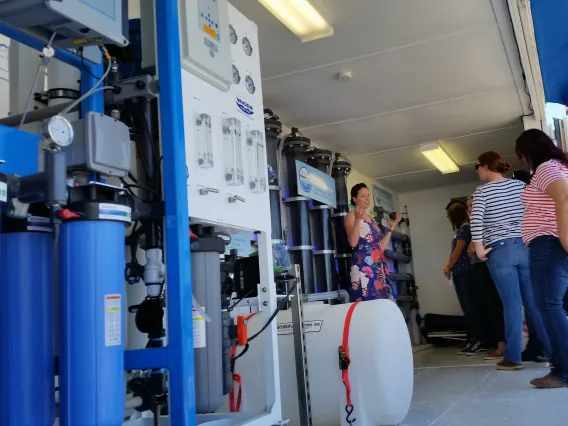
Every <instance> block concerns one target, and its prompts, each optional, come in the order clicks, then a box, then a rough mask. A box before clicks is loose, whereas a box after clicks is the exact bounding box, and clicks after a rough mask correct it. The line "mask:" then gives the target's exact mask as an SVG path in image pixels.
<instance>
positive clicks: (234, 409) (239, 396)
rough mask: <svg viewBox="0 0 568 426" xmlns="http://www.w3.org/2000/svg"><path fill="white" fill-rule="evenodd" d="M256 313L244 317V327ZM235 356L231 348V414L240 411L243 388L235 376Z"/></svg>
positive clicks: (234, 349)
mask: <svg viewBox="0 0 568 426" xmlns="http://www.w3.org/2000/svg"><path fill="white" fill-rule="evenodd" d="M256 314H258V312H254V313H252V314H250V315H248V316H246V317H245V321H244V323H245V325H246V322H247V321H248V320H250V319H251V318H252V317H254V316H255V315H256ZM236 354H237V347H236V346H233V347H232V348H231V374H232V375H233V383H232V385H231V390H230V391H229V410H231V413H238V412H239V411H241V403H242V400H243V395H242V388H243V384H242V383H243V381H242V378H241V375H240V374H235V355H236ZM237 385H238V386H239V390H238V392H237V401H236V404H235V388H236V387H237Z"/></svg>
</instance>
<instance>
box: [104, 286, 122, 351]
mask: <svg viewBox="0 0 568 426" xmlns="http://www.w3.org/2000/svg"><path fill="white" fill-rule="evenodd" d="M121 323H122V312H121V297H120V294H107V295H105V346H120V344H121V343H122V336H121V328H122V327H121V325H122V324H121Z"/></svg>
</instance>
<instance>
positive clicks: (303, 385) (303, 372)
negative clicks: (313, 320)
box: [290, 265, 312, 426]
mask: <svg viewBox="0 0 568 426" xmlns="http://www.w3.org/2000/svg"><path fill="white" fill-rule="evenodd" d="M294 275H295V277H296V280H297V284H296V288H295V290H294V293H293V295H292V296H293V297H291V299H290V302H291V308H292V330H293V332H294V354H295V357H296V377H297V383H298V407H299V410H300V426H311V425H312V406H311V402H310V382H309V380H308V358H307V352H306V335H305V333H304V307H303V298H304V297H303V293H302V279H301V272H300V266H299V265H294Z"/></svg>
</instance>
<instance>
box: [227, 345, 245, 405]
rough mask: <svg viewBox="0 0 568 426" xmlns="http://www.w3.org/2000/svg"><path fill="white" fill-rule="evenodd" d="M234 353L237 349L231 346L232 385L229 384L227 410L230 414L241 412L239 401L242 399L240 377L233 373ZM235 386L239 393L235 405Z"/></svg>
mask: <svg viewBox="0 0 568 426" xmlns="http://www.w3.org/2000/svg"><path fill="white" fill-rule="evenodd" d="M236 353H237V347H236V346H233V347H232V348H231V374H232V375H233V383H232V384H231V390H230V391H229V409H230V410H231V413H236V412H239V411H240V410H241V399H242V395H241V389H242V385H241V383H242V381H241V376H240V375H238V374H235V373H234V370H235V365H234V361H233V359H234V358H235V355H236ZM237 384H238V386H239V391H238V393H237V404H236V405H235V388H236V385H237Z"/></svg>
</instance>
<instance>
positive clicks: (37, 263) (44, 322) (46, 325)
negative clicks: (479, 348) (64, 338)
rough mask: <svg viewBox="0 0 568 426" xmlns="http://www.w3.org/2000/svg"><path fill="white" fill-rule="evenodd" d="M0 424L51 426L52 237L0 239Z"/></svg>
mask: <svg viewBox="0 0 568 426" xmlns="http://www.w3.org/2000/svg"><path fill="white" fill-rule="evenodd" d="M0 271H1V273H2V279H1V281H0V288H1V292H2V297H0V327H1V329H2V340H3V345H2V351H0V374H1V375H2V386H0V424H1V425H2V426H52V425H53V422H54V421H55V382H54V374H55V365H54V357H53V355H54V345H53V239H52V235H51V233H41V232H15V233H8V234H0Z"/></svg>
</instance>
